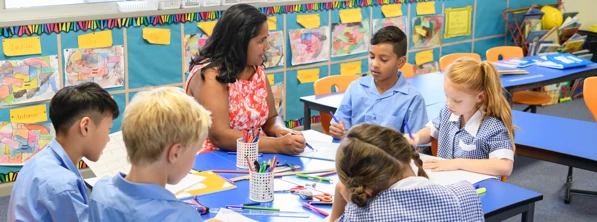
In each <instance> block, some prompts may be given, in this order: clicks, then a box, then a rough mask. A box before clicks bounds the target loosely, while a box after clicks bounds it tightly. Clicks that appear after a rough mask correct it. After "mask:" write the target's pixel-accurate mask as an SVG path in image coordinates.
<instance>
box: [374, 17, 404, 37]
mask: <svg viewBox="0 0 597 222" xmlns="http://www.w3.org/2000/svg"><path fill="white" fill-rule="evenodd" d="M406 22H407V21H406V16H398V17H391V18H382V19H373V30H372V32H371V33H376V32H377V31H379V30H380V29H381V28H383V27H387V26H396V27H398V28H399V29H400V30H402V31H403V32H404V33H407V32H406Z"/></svg>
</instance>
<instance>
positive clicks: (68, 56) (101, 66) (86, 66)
mask: <svg viewBox="0 0 597 222" xmlns="http://www.w3.org/2000/svg"><path fill="white" fill-rule="evenodd" d="M64 70H65V73H64V74H65V76H66V79H65V81H64V85H65V86H72V85H76V84H79V83H83V82H95V83H97V84H99V85H100V86H101V87H103V88H114V87H120V86H124V48H123V47H122V46H121V45H119V46H112V47H108V48H97V49H64Z"/></svg>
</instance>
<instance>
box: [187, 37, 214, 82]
mask: <svg viewBox="0 0 597 222" xmlns="http://www.w3.org/2000/svg"><path fill="white" fill-rule="evenodd" d="M208 37H209V36H207V35H206V34H187V35H184V41H183V44H184V59H185V65H184V66H183V67H184V73H186V74H188V72H189V64H191V60H192V59H193V58H195V57H197V56H199V51H200V50H201V48H203V46H205V44H206V43H207V38H208Z"/></svg>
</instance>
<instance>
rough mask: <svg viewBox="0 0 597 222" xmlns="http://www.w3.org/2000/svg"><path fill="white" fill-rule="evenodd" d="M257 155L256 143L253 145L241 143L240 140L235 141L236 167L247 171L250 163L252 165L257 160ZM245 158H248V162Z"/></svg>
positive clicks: (257, 147)
mask: <svg viewBox="0 0 597 222" xmlns="http://www.w3.org/2000/svg"><path fill="white" fill-rule="evenodd" d="M258 155H259V145H258V142H254V143H245V142H243V141H242V138H239V139H238V140H236V167H238V168H243V169H248V168H249V165H247V164H250V163H253V162H255V161H256V160H257V158H258ZM245 157H249V162H247V159H246V158H245Z"/></svg>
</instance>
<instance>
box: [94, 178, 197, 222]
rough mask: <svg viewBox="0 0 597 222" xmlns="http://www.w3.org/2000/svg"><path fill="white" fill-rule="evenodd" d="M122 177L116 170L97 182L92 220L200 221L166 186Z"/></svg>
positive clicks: (194, 211)
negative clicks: (136, 181)
mask: <svg viewBox="0 0 597 222" xmlns="http://www.w3.org/2000/svg"><path fill="white" fill-rule="evenodd" d="M125 176H126V175H125V174H122V173H119V174H117V175H114V176H113V177H104V178H102V179H100V180H98V181H97V183H96V184H95V185H94V187H93V191H92V192H91V199H90V201H89V218H90V220H91V221H106V222H108V221H177V222H178V221H199V222H201V221H203V220H202V219H201V215H199V213H198V212H197V211H196V210H195V209H193V208H192V207H191V206H188V205H187V204H186V203H184V202H182V201H181V200H178V199H176V197H175V196H174V194H172V193H171V192H170V191H168V190H166V188H164V187H162V186H160V185H157V184H140V183H132V182H129V181H127V180H125V179H124V177H125Z"/></svg>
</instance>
